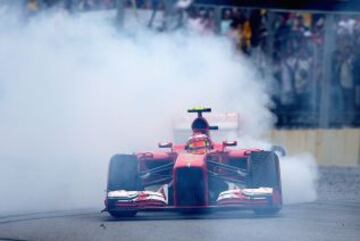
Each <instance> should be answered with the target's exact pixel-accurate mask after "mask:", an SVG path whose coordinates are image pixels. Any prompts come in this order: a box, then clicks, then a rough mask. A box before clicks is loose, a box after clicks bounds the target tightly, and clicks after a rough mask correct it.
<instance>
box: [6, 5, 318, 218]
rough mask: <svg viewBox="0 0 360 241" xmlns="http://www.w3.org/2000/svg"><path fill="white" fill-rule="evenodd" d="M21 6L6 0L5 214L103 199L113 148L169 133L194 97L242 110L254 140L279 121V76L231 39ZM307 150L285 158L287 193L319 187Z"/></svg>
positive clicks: (217, 107)
mask: <svg viewBox="0 0 360 241" xmlns="http://www.w3.org/2000/svg"><path fill="white" fill-rule="evenodd" d="M20 15H21V14H20V11H18V10H17V9H10V8H7V7H6V6H0V165H1V166H0V215H3V214H6V213H21V212H34V211H47V210H59V209H75V208H88V207H96V208H101V207H102V202H103V197H104V195H105V193H104V190H105V187H106V176H107V168H108V162H109V160H110V157H111V156H112V155H113V154H115V153H132V152H134V151H138V150H153V149H155V148H156V145H157V143H158V142H159V141H167V140H171V139H172V130H171V118H172V117H173V116H175V115H184V113H185V110H186V109H187V108H188V107H191V106H199V105H204V106H211V107H213V109H214V111H216V112H229V111H232V112H233V111H236V112H239V113H240V115H241V116H242V117H243V119H244V120H245V122H244V130H243V133H242V134H243V135H244V136H249V137H251V138H252V139H255V140H257V139H259V138H260V136H261V135H262V134H263V133H264V132H266V131H267V130H270V129H271V128H272V126H273V123H274V121H275V118H274V116H273V115H272V114H271V112H270V111H269V108H268V107H269V105H270V104H271V102H270V97H269V95H268V94H267V93H268V92H267V85H268V84H269V81H267V80H264V79H261V78H260V77H259V74H258V73H257V71H256V69H255V67H254V66H253V65H252V63H251V62H250V61H249V60H248V59H246V58H245V57H243V56H239V55H237V54H235V53H234V51H233V49H232V46H231V44H230V43H229V41H228V40H227V39H224V38H221V37H218V36H198V35H196V34H194V33H188V32H177V33H162V34H159V33H153V32H150V31H148V30H146V29H143V28H142V27H140V26H139V28H138V29H134V31H123V32H119V31H117V30H116V28H115V27H114V23H113V22H112V20H111V19H112V18H111V16H107V17H101V18H99V17H97V16H94V15H92V14H85V15H78V16H70V15H68V14H66V13H64V12H59V11H55V12H50V13H43V14H41V15H39V16H37V17H34V18H31V19H29V21H24V19H23V18H21V17H20ZM306 158H308V159H309V161H308V162H307V161H303V159H304V158H303V157H301V156H300V157H289V158H286V159H284V160H282V161H281V162H282V175H283V185H284V193H285V195H286V196H285V201H288V202H299V201H300V202H301V201H311V200H313V199H314V198H315V196H314V195H315V186H314V182H315V180H316V178H315V177H316V171H315V170H316V165H315V163H314V161H313V159H312V158H311V157H310V156H307V157H306ZM300 159H301V160H300ZM295 188H296V190H300V189H301V190H308V191H309V196H307V197H306V198H304V196H303V195H298V194H300V192H299V193H298V192H297V191H295ZM310 189H311V190H310ZM292 190H294V191H292Z"/></svg>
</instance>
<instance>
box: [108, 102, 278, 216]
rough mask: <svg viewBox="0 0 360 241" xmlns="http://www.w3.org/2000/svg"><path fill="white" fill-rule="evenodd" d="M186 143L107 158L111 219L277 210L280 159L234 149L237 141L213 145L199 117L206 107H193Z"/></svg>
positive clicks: (205, 125)
mask: <svg viewBox="0 0 360 241" xmlns="http://www.w3.org/2000/svg"><path fill="white" fill-rule="evenodd" d="M188 112H193V113H197V115H198V116H197V118H195V120H194V121H193V122H192V125H191V129H192V135H191V136H190V138H189V139H188V141H187V143H185V144H182V145H173V144H172V143H160V144H159V147H160V148H167V149H168V150H167V151H154V152H139V153H136V154H133V155H125V154H117V155H114V156H113V157H112V158H111V160H110V167H109V175H108V184H107V196H106V199H105V206H106V207H105V211H108V212H109V213H110V214H111V215H112V216H114V217H129V216H134V215H135V214H136V213H137V212H138V211H160V210H167V211H179V212H184V213H189V212H198V211H204V210H234V209H251V210H254V211H255V213H259V214H275V213H277V212H278V211H279V210H280V209H281V207H282V191H281V180H280V169H279V160H278V157H277V155H276V153H275V152H273V151H265V150H260V149H239V150H234V149H233V148H229V147H230V146H236V144H237V143H236V142H228V141H224V142H222V143H214V142H213V141H212V140H211V138H210V135H209V131H210V130H217V129H218V127H216V126H210V125H209V124H208V122H207V120H206V119H205V118H204V117H203V113H204V112H211V109H210V108H195V109H191V110H188Z"/></svg>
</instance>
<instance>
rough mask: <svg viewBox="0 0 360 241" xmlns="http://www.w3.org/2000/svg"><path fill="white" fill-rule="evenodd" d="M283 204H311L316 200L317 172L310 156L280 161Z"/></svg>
mask: <svg viewBox="0 0 360 241" xmlns="http://www.w3.org/2000/svg"><path fill="white" fill-rule="evenodd" d="M280 171H281V179H282V180H281V181H282V191H283V198H284V203H287V204H292V203H301V202H312V201H315V200H316V197H317V195H316V183H317V179H318V170H317V166H316V161H315V159H314V157H313V156H312V155H311V154H307V153H304V154H297V155H292V156H288V157H283V158H281V160H280Z"/></svg>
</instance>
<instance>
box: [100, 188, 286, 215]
mask: <svg viewBox="0 0 360 241" xmlns="http://www.w3.org/2000/svg"><path fill="white" fill-rule="evenodd" d="M105 206H106V209H105V211H128V210H137V211H181V210H193V209H196V210H200V209H206V210H233V209H258V208H264V209H266V208H281V193H280V192H279V191H278V190H276V189H273V188H268V187H261V188H253V189H233V190H227V191H224V192H221V193H220V194H219V196H218V198H217V200H216V202H215V203H213V204H210V205H206V206H173V205H168V197H167V193H165V192H162V191H158V192H153V191H125V190H118V191H111V192H108V194H107V198H106V201H105Z"/></svg>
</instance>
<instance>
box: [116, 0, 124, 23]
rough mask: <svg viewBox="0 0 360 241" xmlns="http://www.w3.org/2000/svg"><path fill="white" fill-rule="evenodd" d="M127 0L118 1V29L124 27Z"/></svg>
mask: <svg viewBox="0 0 360 241" xmlns="http://www.w3.org/2000/svg"><path fill="white" fill-rule="evenodd" d="M125 3H126V0H116V25H117V27H118V28H122V27H123V26H124V20H125Z"/></svg>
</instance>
